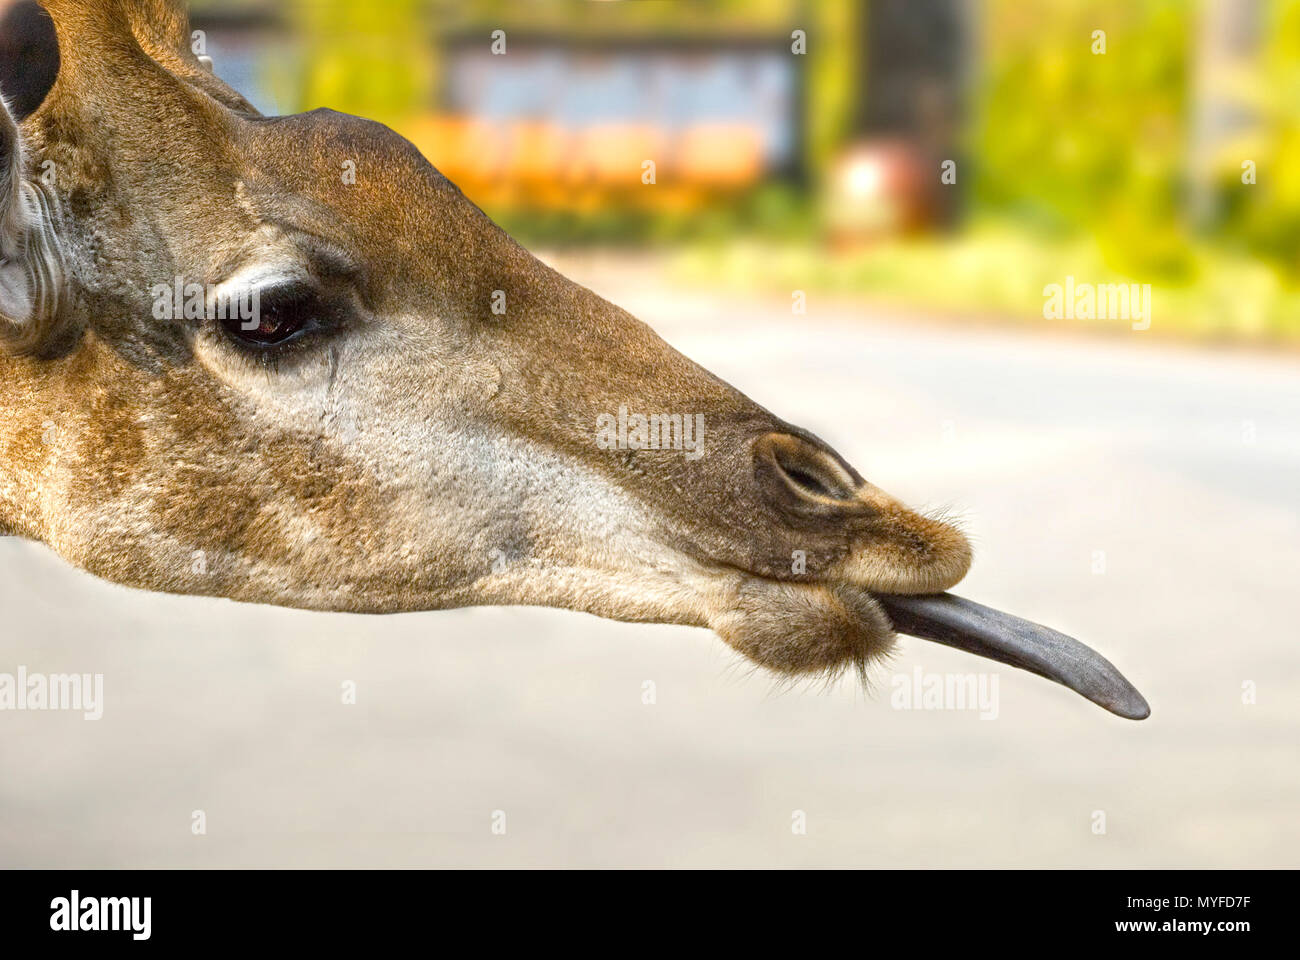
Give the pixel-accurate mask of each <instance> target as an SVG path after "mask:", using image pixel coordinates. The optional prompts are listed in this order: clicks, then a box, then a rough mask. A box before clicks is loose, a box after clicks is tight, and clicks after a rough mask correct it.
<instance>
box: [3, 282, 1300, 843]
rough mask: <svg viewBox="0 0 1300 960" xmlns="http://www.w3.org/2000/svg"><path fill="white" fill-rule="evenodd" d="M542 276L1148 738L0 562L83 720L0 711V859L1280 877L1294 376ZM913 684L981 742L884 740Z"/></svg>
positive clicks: (1053, 700) (946, 662)
mask: <svg viewBox="0 0 1300 960" xmlns="http://www.w3.org/2000/svg"><path fill="white" fill-rule="evenodd" d="M576 270H577V272H579V273H583V272H584V271H586V272H587V275H588V277H589V278H590V280H591V281H592V282H593V285H595V286H596V287H597V288H598V289H600V290H601V292H603V293H606V294H607V295H609V296H611V298H614V299H618V300H620V302H622V303H624V304H625V305H627V306H629V308H632V309H634V311H635V312H638V313H639V314H640V315H641V316H643V317H644V318H645V319H647V320H649V321H650V322H652V323H653V324H654V325H655V326H656V327H657V328H659V329H660V330H661V332H663V333H664V334H665V335H666V336H667V337H668V338H669V339H670V340H671V341H672V342H674V343H676V344H677V345H678V346H680V347H681V348H682V349H684V350H685V351H686V352H688V353H690V354H691V355H693V356H694V357H696V358H697V359H699V360H700V361H702V362H703V363H704V364H705V365H706V366H709V367H710V368H712V369H713V370H715V371H717V372H718V373H720V374H721V375H723V376H725V377H726V378H727V379H729V380H731V381H732V382H733V383H736V384H737V385H739V386H741V387H742V388H744V389H746V391H747V392H749V393H750V394H751V396H753V397H754V398H755V399H757V400H758V401H760V402H761V403H763V404H765V405H766V406H768V407H770V408H771V409H773V410H775V411H777V412H778V413H780V414H782V415H783V416H785V417H786V418H787V419H789V420H792V421H795V422H798V423H802V424H804V425H806V426H808V427H809V428H811V429H813V430H814V431H815V432H817V433H819V434H820V435H821V436H823V437H824V438H825V439H826V440H828V441H830V442H831V443H833V444H834V445H835V446H837V447H838V448H839V449H840V450H841V452H843V453H844V454H845V455H846V456H847V457H848V458H849V459H850V460H851V461H853V462H854V463H855V464H856V465H857V466H858V468H859V469H860V470H861V471H862V472H863V473H864V474H866V475H867V476H868V477H869V478H870V479H872V480H874V481H875V482H877V483H879V484H880V485H881V486H883V487H885V488H886V489H888V490H890V491H892V492H894V493H896V494H898V495H900V496H902V497H904V498H905V499H907V500H909V501H912V502H914V503H919V504H930V505H934V506H948V507H951V508H953V509H954V510H955V511H956V512H957V513H959V515H961V516H963V517H964V518H965V520H966V524H967V527H968V529H969V530H970V532H971V534H972V535H973V538H974V540H975V542H976V546H977V559H976V564H975V567H974V570H973V571H972V573H971V575H970V577H969V579H968V580H967V582H966V584H964V585H963V588H962V592H964V593H965V594H966V595H968V596H971V597H974V598H976V599H979V600H981V601H984V602H986V603H991V604H994V605H997V606H1001V607H1004V608H1007V609H1010V610H1013V611H1016V612H1018V613H1021V614H1023V615H1025V616H1029V617H1031V618H1033V619H1038V620H1041V621H1043V622H1047V623H1050V624H1052V625H1054V626H1058V627H1060V628H1062V629H1065V630H1068V631H1070V632H1072V633H1074V634H1076V635H1077V636H1079V637H1081V638H1083V639H1085V640H1086V641H1088V642H1090V643H1092V644H1094V645H1095V646H1096V647H1098V648H1099V649H1101V650H1102V651H1103V652H1104V653H1106V655H1107V656H1109V657H1110V658H1111V659H1112V660H1113V661H1114V662H1115V663H1116V664H1118V665H1119V666H1120V667H1121V669H1122V670H1123V671H1124V672H1125V673H1126V674H1127V675H1128V676H1129V677H1130V678H1131V679H1132V680H1133V681H1134V682H1135V683H1137V685H1138V686H1139V687H1140V688H1141V689H1142V691H1143V692H1144V693H1145V694H1146V695H1147V697H1148V699H1149V700H1150V702H1151V704H1152V707H1153V710H1154V714H1153V716H1152V718H1151V719H1150V720H1148V721H1146V722H1145V723H1141V724H1135V723H1131V722H1127V721H1122V720H1119V719H1116V718H1114V717H1111V716H1110V715H1109V714H1106V713H1104V712H1102V711H1101V710H1099V709H1098V708H1096V707H1094V706H1092V705H1091V704H1089V703H1087V702H1085V701H1084V700H1082V699H1081V698H1079V697H1077V696H1075V695H1073V694H1071V693H1069V692H1068V691H1066V690H1064V689H1062V688H1059V687H1056V686H1054V685H1052V684H1049V683H1047V682H1045V681H1043V680H1040V679H1038V678H1035V677H1032V676H1029V675H1027V674H1024V673H1021V672H1018V671H1014V670H1010V669H1001V668H999V669H997V670H996V671H986V668H985V667H984V666H983V665H981V664H980V663H979V662H978V661H975V660H973V659H971V658H969V657H966V656H964V655H962V654H961V653H959V652H956V651H951V650H947V649H945V648H941V647H937V646H934V645H930V644H926V643H923V642H921V641H906V642H905V644H904V646H903V650H902V652H901V654H900V655H899V656H898V657H897V658H896V660H895V661H894V662H893V664H892V665H891V666H890V668H889V669H887V670H885V671H883V672H882V673H881V674H880V675H879V676H878V677H877V681H876V686H877V690H876V692H875V693H874V694H871V695H866V694H864V693H863V692H862V691H860V690H858V689H856V688H855V687H854V686H853V685H852V684H849V683H847V682H846V683H845V684H844V685H842V686H839V687H836V688H834V689H832V690H820V689H817V690H812V689H810V690H803V689H796V690H795V691H792V692H775V691H774V690H773V688H772V685H771V683H770V682H769V681H768V680H766V679H764V678H763V677H762V676H756V675H752V674H750V673H749V671H748V670H747V669H744V668H743V667H739V666H738V665H737V662H736V658H735V657H734V656H733V655H732V654H730V653H729V652H728V651H727V650H726V648H725V647H723V645H722V644H721V643H720V642H719V641H717V640H716V639H715V638H713V637H712V635H711V634H709V633H707V632H705V631H700V630H690V629H684V628H675V627H654V626H633V625H625V624H615V623H609V622H605V621H601V620H597V619H594V618H591V617H586V616H582V615H578V614H568V613H562V612H558V611H548V610H524V609H495V610H491V609H483V610H464V611H452V612H446V613H431V614H418V615H405V616H400V617H390V618H365V617H352V616H342V615H319V614H310V613H301V612H293V611H284V610H275V609H271V608H261V607H254V606H244V605H236V604H231V603H226V602H221V601H210V600H200V599H186V598H176V597H164V596H153V595H147V594H142V593H137V592H133V591H128V590H125V589H122V588H118V587H114V586H112V585H109V584H106V583H103V582H100V581H98V580H95V579H93V578H91V577H89V576H86V575H83V574H79V573H76V572H75V571H72V570H70V569H69V568H67V567H66V566H64V565H63V564H62V563H61V562H60V561H58V560H57V559H56V558H54V557H53V556H52V555H50V554H49V553H48V552H47V551H45V550H44V549H43V548H40V547H37V546H34V545H31V544H27V543H24V542H21V541H16V540H0V607H2V608H3V610H4V611H5V619H4V633H3V637H0V672H5V671H10V672H12V671H14V670H15V669H16V667H17V666H18V665H19V664H23V665H26V666H27V667H28V668H29V669H31V670H37V669H40V670H44V671H48V672H60V671H77V672H81V671H94V672H102V673H103V674H104V675H105V685H106V701H107V702H106V707H105V713H104V717H103V719H102V720H100V721H98V722H87V721H84V720H81V719H79V718H77V717H76V716H74V715H69V714H52V713H46V714H33V713H23V714H20V713H0V865H3V866H94V867H107V866H167V865H219V866H336V865H357V866H383V865H403V866H424V865H468V864H512V865H541V864H555V865H559V864H571V865H677V866H684V865H780V864H801V865H826V864H837V865H882V866H913V865H916V866H943V865H957V866H990V865H991V866H1011V865H1047V866H1111V865H1116V866H1229V865H1231V866H1296V865H1300V839H1298V837H1297V831H1296V827H1295V811H1296V809H1297V805H1298V802H1300V764H1298V763H1297V762H1296V758H1297V754H1296V745H1297V743H1300V630H1297V627H1296V604H1295V602H1294V597H1295V595H1296V592H1297V587H1296V582H1295V581H1296V579H1297V575H1298V574H1300V557H1298V556H1297V543H1300V521H1298V508H1297V490H1300V363H1298V362H1297V361H1296V360H1295V359H1294V358H1291V359H1277V360H1274V359H1269V358H1267V357H1260V356H1243V355H1233V354H1227V353H1223V352H1218V351H1205V352H1198V351H1193V350H1189V349H1185V348H1178V347H1167V346H1160V345H1158V344H1156V343H1154V342H1153V341H1152V340H1150V339H1149V338H1148V339H1143V335H1142V334H1136V333H1135V334H1132V335H1130V336H1127V337H1122V338H1118V339H1116V340H1113V341H1096V340H1093V341H1089V340H1073V339H1055V338H1046V337H1025V336H1023V335H1009V334H990V333H987V332H964V331H961V330H954V329H951V328H939V327H927V326H923V325H918V324H917V323H915V322H909V321H908V320H907V319H906V318H902V317H894V316H889V315H886V314H881V313H879V312H872V311H866V310H863V309H854V308H849V307H845V306H835V305H832V304H829V303H822V302H820V301H819V300H818V299H817V298H816V297H815V296H814V297H813V298H812V300H811V301H810V304H809V314H808V315H807V316H806V317H797V318H796V317H791V316H790V314H789V307H788V301H780V300H778V301H776V302H770V303H762V302H758V301H739V300H735V299H724V298H721V297H716V296H715V297H709V296H699V295H694V294H684V293H669V292H666V291H665V288H664V287H663V285H662V284H655V283H646V282H641V281H639V280H636V279H631V280H629V279H628V278H627V277H621V276H619V275H616V274H607V273H603V272H601V271H599V270H595V269H589V268H587V267H584V265H582V264H578V265H577V266H576ZM647 373H648V375H652V373H653V372H652V371H648V372H647ZM918 669H919V670H920V671H922V674H921V675H922V677H923V678H926V677H929V676H931V675H939V676H944V675H947V674H964V673H968V672H985V673H987V672H996V675H997V682H998V687H997V690H998V697H997V706H996V717H995V718H987V719H981V717H980V715H979V714H978V713H977V712H973V711H968V710H930V711H927V710H903V709H895V708H894V707H893V705H892V701H893V699H894V698H895V695H896V693H897V688H896V686H895V682H894V677H896V676H900V677H903V678H912V677H914V676H915V671H917V670H918ZM345 680H354V681H356V683H357V685H358V691H359V694H358V696H359V699H358V703H357V704H356V705H354V706H342V705H340V704H339V699H340V697H339V690H340V684H341V683H342V682H343V681H345ZM647 680H651V681H653V682H654V684H655V689H656V692H657V702H656V703H655V704H654V705H645V704H643V702H642V690H643V683H644V682H645V681H647ZM1243 685H1247V687H1248V688H1249V687H1250V685H1253V689H1254V691H1255V698H1254V699H1255V701H1256V702H1254V703H1252V704H1246V703H1243ZM195 810H202V811H204V813H205V815H206V829H207V832H206V834H205V835H202V836H196V835H194V834H193V833H192V831H191V822H192V815H193V811H195ZM494 811H504V812H505V825H506V832H505V834H504V835H496V834H494V833H493V832H492V825H493V812H494ZM796 811H802V816H803V818H804V822H806V833H803V834H799V833H796V832H794V831H793V830H792V823H794V822H795V821H796V819H797V817H798V814H797V813H796ZM1099 812H1100V813H1099ZM1103 818H1104V832H1097V830H1098V828H1099V826H1100V825H1102V824H1103Z"/></svg>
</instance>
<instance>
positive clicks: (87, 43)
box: [0, 0, 1140, 699]
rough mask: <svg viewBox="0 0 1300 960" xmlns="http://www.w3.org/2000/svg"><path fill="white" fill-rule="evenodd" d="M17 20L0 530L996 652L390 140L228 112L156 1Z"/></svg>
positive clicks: (185, 582) (794, 635)
mask: <svg viewBox="0 0 1300 960" xmlns="http://www.w3.org/2000/svg"><path fill="white" fill-rule="evenodd" d="M44 6H45V7H46V8H47V10H48V11H49V13H50V15H51V17H52V19H53V22H54V25H55V27H56V29H57V34H58V42H59V47H60V49H61V52H62V57H61V62H60V66H59V70H58V74H57V78H56V79H55V81H54V84H53V87H52V89H51V90H50V91H49V93H48V95H47V96H46V97H45V98H44V101H43V102H42V103H41V105H40V107H39V108H38V109H37V110H36V111H35V112H34V113H32V114H31V115H30V116H28V117H27V118H26V119H25V120H24V121H23V122H22V125H21V126H18V125H16V124H15V122H14V121H13V120H12V118H11V117H10V115H9V114H8V113H5V114H4V115H3V117H0V161H2V162H0V171H3V174H2V175H3V179H0V254H2V255H3V257H4V260H3V264H0V336H2V337H3V341H4V345H5V347H6V351H7V358H6V359H5V360H3V361H2V363H3V368H2V369H3V373H2V375H0V382H2V385H0V390H2V391H4V394H3V395H4V400H5V402H6V403H7V404H8V406H9V410H10V414H11V415H10V417H9V419H8V421H7V426H6V427H5V428H4V432H3V435H0V447H2V448H3V450H2V452H0V457H2V458H3V459H2V460H0V511H2V512H0V521H2V522H3V524H4V525H5V526H7V527H8V528H9V529H10V530H11V531H13V532H16V533H20V534H24V535H27V536H31V537H34V538H38V539H40V540H43V541H44V542H46V543H47V544H49V545H50V546H51V547H52V548H53V549H54V550H56V551H57V552H58V553H59V554H61V555H62V556H63V557H65V558H66V559H67V560H69V561H70V562H72V563H74V564H76V565H78V566H80V567H83V568H85V569H87V570H89V571H91V572H93V573H96V574H98V575H100V576H103V577H106V578H108V579H111V580H114V581H117V582H120V583H124V584H128V585H131V586H136V587H143V588H147V589H154V590H166V591H174V592H182V593H191V594H211V595H218V596H224V597H229V598H232V599H235V600H243V601H253V602H262V603H274V604H281V605H288V606H298V607H307V608H315V609H327V610H348V611H361V612H390V611H402V610H420V609H432V608H439V607H448V606H456V605H466V604H485V603H494V604H541V605H549V606H558V607H564V608H569V609H574V610H582V611H587V612H591V613H595V614H599V615H601V616H606V617H612V618H617V619H624V620H636V621H653V622H668V623H682V624H691V625H698V626H707V627H710V628H712V629H713V630H715V631H716V632H717V633H718V634H719V635H720V636H721V637H722V638H723V639H724V640H725V641H726V642H727V643H728V644H730V645H731V646H732V647H734V648H735V649H736V650H738V651H739V652H741V653H742V654H744V655H745V656H746V657H748V658H750V659H751V660H753V661H756V662H757V663H759V664H762V665H764V666H766V667H769V668H771V669H773V670H775V671H778V672H779V673H782V674H785V675H791V676H797V675H804V674H825V673H828V672H829V673H834V672H836V671H839V670H841V669H843V668H846V667H848V668H854V669H857V670H860V671H862V670H865V669H866V667H867V666H868V665H869V664H870V663H871V662H872V661H873V660H875V659H876V658H878V657H880V656H881V655H882V654H884V653H885V652H886V651H888V650H889V648H890V645H891V643H892V639H893V636H894V623H893V621H892V620H891V616H893V617H895V618H902V619H906V620H907V622H908V624H909V630H910V631H911V632H914V633H917V634H919V635H923V636H931V637H932V638H934V639H939V640H943V641H944V642H958V643H959V645H965V646H968V647H969V648H971V649H975V650H976V651H977V652H982V653H985V654H987V655H991V656H994V657H996V658H998V659H1003V660H1006V661H1007V662H1016V657H1017V656H1020V654H1019V652H1018V651H1019V650H1020V647H1015V646H1013V648H1012V649H1011V652H1010V653H1008V652H1007V651H1006V650H1000V649H999V648H997V642H999V640H998V637H999V635H998V632H997V630H994V629H993V628H992V627H990V625H989V624H988V623H985V624H984V625H983V627H981V626H980V624H978V623H976V622H975V619H974V618H973V617H972V616H971V615H970V611H969V610H967V611H965V613H961V612H960V611H959V612H958V613H959V614H960V615H957V620H959V621H961V623H959V624H958V625H957V626H956V627H954V626H953V625H952V622H953V621H952V617H953V616H954V614H953V611H952V610H948V611H947V613H946V614H945V613H944V612H943V611H936V609H934V608H933V603H934V602H935V601H934V600H933V598H931V599H925V600H915V601H909V600H908V599H906V598H907V597H909V596H914V595H932V594H936V593H938V592H940V591H943V590H946V589H947V588H949V587H951V586H952V585H953V584H955V583H956V582H957V581H959V580H960V579H961V578H962V576H963V575H964V574H965V572H966V570H967V567H968V566H969V564H970V547H969V545H968V543H967V540H966V538H965V537H964V536H963V535H962V534H961V533H960V532H959V531H958V530H957V529H955V528H954V527H953V526H951V525H950V524H948V523H946V522H943V521H942V520H939V519H935V518H931V517H927V516H925V515H923V514H920V513H917V512H915V511H913V510H911V509H909V508H908V507H907V506H905V505H904V504H902V503H900V502H899V501H898V500H896V499H895V498H893V497H891V496H890V495H888V494H886V493H885V492H884V491H882V490H881V489H879V488H878V487H877V486H875V485H874V484H873V483H871V482H869V481H868V480H867V479H865V478H864V477H862V476H861V475H860V474H859V473H858V472H857V471H855V470H854V469H853V467H852V466H850V465H849V464H848V463H847V462H846V461H845V460H844V459H843V458H842V457H841V456H839V455H838V454H837V453H836V452H835V451H833V450H832V449H830V448H829V447H828V446H827V445H826V444H824V443H822V442H821V441H820V440H818V439H817V438H816V437H815V436H813V435H812V434H811V433H809V432H807V431H806V430H803V429H800V428H798V427H795V426H792V425H790V424H788V423H786V422H784V421H783V420H781V419H779V418H778V417H776V416H774V415H773V414H771V413H769V412H768V411H767V410H765V409H763V408H762V407H760V406H759V405H757V404H756V403H754V402H753V401H751V400H749V399H748V398H747V397H745V396H744V395H743V394H742V393H740V392H739V391H738V390H736V389H735V388H733V387H731V386H730V385H728V384H726V383H724V382H723V381H722V380H720V379H719V378H718V377H716V376H714V375H712V374H710V373H709V372H708V371H707V370H704V369H702V368H701V367H699V366H698V365H696V364H695V363H693V362H691V361H690V360H688V359H687V358H686V357H684V356H682V355H681V354H679V353H678V352H676V351H675V350H673V349H672V348H671V347H670V346H668V345H667V344H666V343H665V342H664V341H662V340H661V339H660V338H659V337H657V336H656V335H655V334H654V333H653V332H652V331H651V330H650V329H649V328H648V327H646V326H645V325H644V324H642V323H640V322H638V321H637V320H635V319H634V318H633V317H631V316H629V315H628V314H627V313H626V312H624V311H622V310H620V309H619V308H618V307H616V306H614V305H612V304H610V303H608V302H606V301H604V300H602V299H601V298H600V297H598V296H596V295H594V294H593V293H591V292H590V291H588V290H586V289H584V288H582V287H580V286H578V285H577V284H574V283H572V282H570V281H568V280H566V279H565V278H564V277H562V276H560V275H559V274H557V273H556V272H554V271H553V270H551V269H549V268H548V267H547V266H545V265H543V264H542V263H541V262H539V261H538V260H537V259H535V258H534V257H532V256H530V255H529V254H528V253H527V252H526V251H525V250H523V249H522V248H521V247H520V246H519V245H517V244H516V243H515V242H513V241H512V240H511V239H510V238H509V237H508V236H507V235H506V234H505V233H503V232H502V231H501V230H500V229H499V228H498V227H496V226H495V225H494V224H493V223H492V222H491V221H490V220H489V219H488V218H487V217H486V216H484V214H483V213H481V212H480V211H479V210H478V209H477V208H476V207H475V206H474V205H473V204H472V203H470V202H469V201H468V200H467V199H466V198H465V197H464V196H463V195H462V194H461V193H460V192H459V191H458V190H457V189H456V188H455V187H454V186H453V185H452V184H451V183H450V182H448V181H447V180H446V179H445V178H444V177H442V176H441V175H440V174H439V173H438V172H437V170H436V169H435V168H434V167H433V166H431V165H430V163H429V162H428V161H427V160H425V158H424V157H423V156H421V155H420V153H419V152H418V151H417V150H416V149H415V148H413V147H412V146H411V145H410V144H409V143H408V142H406V141H405V140H403V139H402V138H401V137H400V136H398V135H397V134H395V133H394V132H392V131H391V130H389V129H387V128H385V127H383V126H381V125H379V124H376V123H372V122H370V121H367V120H362V119H358V118H355V117H351V116H345V115H342V114H338V113H334V112H331V111H326V110H318V111H313V112H311V113H307V114H302V115H297V116H288V117H264V116H261V115H260V114H259V113H258V112H257V111H256V110H254V109H253V108H252V107H251V106H250V105H249V104H248V103H247V102H246V101H245V100H244V99H243V98H242V97H241V96H240V95H239V94H237V93H236V92H234V91H233V90H231V89H230V88H229V87H227V86H226V85H225V84H223V83H222V82H220V81H219V80H217V79H216V78H215V77H214V76H213V75H212V74H211V73H210V72H209V70H208V69H207V68H206V65H205V64H203V63H200V62H199V60H198V59H197V58H196V57H194V56H193V55H192V53H191V52H190V47H189V30H188V25H187V20H186V17H185V14H184V12H183V11H182V10H181V9H180V8H179V7H178V6H177V5H175V4H173V3H171V2H167V0H97V2H92V0H47V2H46V3H45V4H44ZM949 599H951V598H949ZM927 604H929V606H927ZM945 616H948V617H949V620H948V621H945V620H944V617H945ZM945 623H946V624H947V625H946V626H945ZM1018 623H1020V624H1023V621H1018ZM1002 626H1003V627H1005V626H1006V624H1005V623H1003V624H1002ZM981 630H983V634H981ZM950 634H951V635H950ZM1006 635H1007V633H1006V630H1003V631H1002V634H1001V635H1000V636H1001V637H1003V638H1005V636H1006ZM981 636H983V639H980V637H981ZM972 638H974V639H972ZM1039 640H1041V638H1039ZM959 641H960V642H959ZM1034 642H1038V641H1032V642H1031V641H1030V640H1024V642H1023V643H1022V644H1021V646H1024V645H1029V646H1031V647H1032V645H1033V643H1034ZM1084 649H1086V648H1084ZM1093 656H1095V655H1093ZM1022 659H1023V657H1022ZM1097 659H1100V658H1097ZM1030 660H1031V661H1032V657H1031V658H1030ZM1101 663H1103V664H1104V663H1105V661H1104V660H1103V661H1101ZM1018 665H1022V666H1023V665H1026V664H1025V663H1018ZM1106 666H1107V667H1109V664H1106ZM1030 667H1031V669H1036V668H1037V667H1035V666H1034V665H1033V663H1032V662H1031V663H1030ZM1111 669H1112V670H1113V668H1111ZM1040 672H1048V673H1049V674H1050V670H1047V669H1045V668H1044V669H1043V670H1041V671H1040ZM1116 676H1118V675H1116ZM1121 679H1122V678H1121ZM1067 682H1071V684H1072V685H1073V686H1075V687H1076V689H1081V692H1084V693H1085V695H1089V696H1093V693H1092V692H1090V691H1089V690H1087V689H1082V688H1081V684H1082V683H1083V681H1077V682H1076V681H1075V680H1073V679H1068V680H1067ZM1134 693H1136V692H1134ZM1094 699H1096V697H1095V696H1094ZM1139 699H1140V697H1139Z"/></svg>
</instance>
